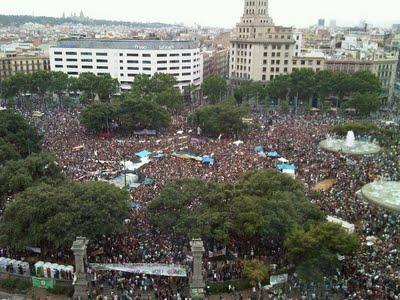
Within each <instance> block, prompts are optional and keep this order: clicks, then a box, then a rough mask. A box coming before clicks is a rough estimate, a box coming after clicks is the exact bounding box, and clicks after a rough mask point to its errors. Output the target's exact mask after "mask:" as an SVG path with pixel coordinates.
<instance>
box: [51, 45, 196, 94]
mask: <svg viewBox="0 0 400 300" xmlns="http://www.w3.org/2000/svg"><path fill="white" fill-rule="evenodd" d="M50 69H51V70H52V71H61V72H64V73H66V74H68V75H69V76H75V77H77V76H79V74H81V73H84V72H91V73H95V74H97V75H98V74H104V73H109V74H110V75H111V77H113V78H116V79H118V81H119V82H120V83H121V89H123V90H128V89H130V85H131V83H132V82H133V81H134V79H135V76H136V75H138V74H147V75H149V76H153V75H154V74H155V73H167V74H172V75H173V76H174V77H175V78H176V81H177V83H178V87H179V88H180V89H182V88H183V87H185V86H188V85H194V86H199V85H200V84H201V83H202V81H203V61H202V56H201V55H200V48H199V44H198V42H194V41H149V40H96V39H70V40H62V41H60V42H59V43H58V45H57V46H55V47H52V48H50Z"/></svg>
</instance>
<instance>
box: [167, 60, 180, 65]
mask: <svg viewBox="0 0 400 300" xmlns="http://www.w3.org/2000/svg"><path fill="white" fill-rule="evenodd" d="M169 63H170V64H177V63H179V60H170V61H169Z"/></svg>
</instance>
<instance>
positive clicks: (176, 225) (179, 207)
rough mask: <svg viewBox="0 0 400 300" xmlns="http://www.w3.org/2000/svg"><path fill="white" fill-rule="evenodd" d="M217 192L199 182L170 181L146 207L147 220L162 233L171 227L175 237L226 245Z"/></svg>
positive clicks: (224, 219)
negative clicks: (200, 239) (197, 238)
mask: <svg viewBox="0 0 400 300" xmlns="http://www.w3.org/2000/svg"><path fill="white" fill-rule="evenodd" d="M221 193H223V191H222V190H221V187H219V186H218V185H216V184H214V183H209V182H205V181H202V180H199V179H181V180H176V181H173V182H170V183H168V184H167V185H166V186H165V187H164V189H163V190H162V191H161V193H160V195H159V196H158V197H157V198H155V199H154V200H153V201H152V202H151V203H150V204H149V206H148V208H147V211H148V212H149V215H150V221H151V223H152V224H153V225H155V226H156V227H157V228H159V229H160V230H162V231H165V232H166V231H170V230H171V228H172V230H173V231H174V233H175V234H177V235H179V236H187V237H189V238H195V237H199V236H201V237H203V238H207V239H211V240H216V241H218V242H225V243H226V242H227V241H228V240H229V227H230V223H229V220H228V218H227V217H228V213H227V209H226V203H224V201H223V200H222V197H220V196H221Z"/></svg>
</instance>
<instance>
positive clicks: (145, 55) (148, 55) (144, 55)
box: [142, 53, 151, 57]
mask: <svg viewBox="0 0 400 300" xmlns="http://www.w3.org/2000/svg"><path fill="white" fill-rule="evenodd" d="M142 56H143V57H150V56H151V55H150V54H146V53H145V54H143V55H142Z"/></svg>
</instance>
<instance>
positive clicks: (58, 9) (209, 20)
mask: <svg viewBox="0 0 400 300" xmlns="http://www.w3.org/2000/svg"><path fill="white" fill-rule="evenodd" d="M269 2H270V15H271V16H272V17H273V19H274V22H275V24H277V25H286V26H291V25H293V26H308V25H311V24H315V23H316V22H317V19H318V18H320V17H322V18H325V19H327V20H329V19H336V20H337V23H338V25H341V24H344V23H346V24H358V23H359V21H360V20H361V19H365V20H367V21H368V22H369V23H374V24H391V23H393V22H398V23H400V0H379V1H371V0H333V1H332V0H329V1H328V0H269ZM243 5H244V0H144V1H142V0H111V1H110V0H1V3H0V14H29V15H30V14H32V13H33V14H34V15H35V16H39V15H45V16H57V17H59V16H61V15H62V13H63V12H65V13H66V15H69V14H70V13H72V12H76V13H79V11H80V10H83V12H84V14H85V15H87V16H90V17H91V18H98V19H100V18H101V19H113V20H124V21H144V22H166V23H175V22H184V23H185V24H189V25H192V24H194V23H197V24H201V25H212V26H222V27H226V28H230V27H233V26H234V25H235V23H236V22H238V20H239V18H240V16H241V14H242V11H243Z"/></svg>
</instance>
